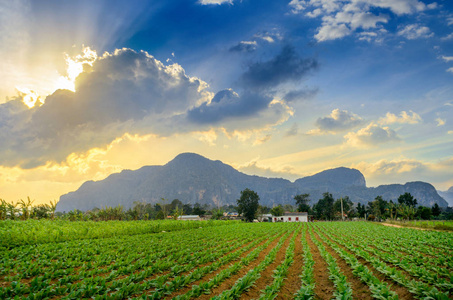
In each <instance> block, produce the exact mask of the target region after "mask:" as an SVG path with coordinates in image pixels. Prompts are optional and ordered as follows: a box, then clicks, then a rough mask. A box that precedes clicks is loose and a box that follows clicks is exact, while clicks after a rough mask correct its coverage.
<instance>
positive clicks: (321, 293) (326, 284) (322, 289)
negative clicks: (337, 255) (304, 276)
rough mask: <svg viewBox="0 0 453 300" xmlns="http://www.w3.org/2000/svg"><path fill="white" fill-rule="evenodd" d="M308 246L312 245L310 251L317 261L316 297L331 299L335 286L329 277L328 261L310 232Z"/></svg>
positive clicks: (315, 269) (307, 237) (315, 267)
mask: <svg viewBox="0 0 453 300" xmlns="http://www.w3.org/2000/svg"><path fill="white" fill-rule="evenodd" d="M306 239H307V242H308V246H310V251H311V254H312V256H313V260H314V261H315V265H314V266H313V268H314V274H313V275H314V277H315V297H316V299H331V298H332V297H333V292H334V290H335V287H334V285H333V283H332V281H331V280H330V279H329V271H328V269H327V263H326V262H325V261H324V259H323V258H322V256H321V253H320V252H319V250H318V247H317V246H316V245H315V243H314V242H313V241H312V240H311V237H310V235H309V234H307V235H306Z"/></svg>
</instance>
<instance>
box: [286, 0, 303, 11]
mask: <svg viewBox="0 0 453 300" xmlns="http://www.w3.org/2000/svg"><path fill="white" fill-rule="evenodd" d="M288 5H289V6H290V7H291V8H292V10H291V11H292V12H293V13H295V14H297V13H299V12H300V11H303V10H304V9H305V1H304V0H291V2H289V4H288Z"/></svg>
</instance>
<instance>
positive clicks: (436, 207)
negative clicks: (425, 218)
mask: <svg viewBox="0 0 453 300" xmlns="http://www.w3.org/2000/svg"><path fill="white" fill-rule="evenodd" d="M431 213H432V215H433V216H434V217H438V216H439V215H440V213H441V210H440V207H439V204H437V203H434V205H433V207H432V208H431Z"/></svg>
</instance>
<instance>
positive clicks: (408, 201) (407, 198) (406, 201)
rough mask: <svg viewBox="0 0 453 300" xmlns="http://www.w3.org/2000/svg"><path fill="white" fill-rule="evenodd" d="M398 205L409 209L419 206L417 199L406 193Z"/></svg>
mask: <svg viewBox="0 0 453 300" xmlns="http://www.w3.org/2000/svg"><path fill="white" fill-rule="evenodd" d="M398 203H399V204H401V205H407V206H409V207H415V206H416V205H417V199H415V198H414V197H413V196H412V195H411V194H410V193H404V194H403V195H400V196H399V197H398Z"/></svg>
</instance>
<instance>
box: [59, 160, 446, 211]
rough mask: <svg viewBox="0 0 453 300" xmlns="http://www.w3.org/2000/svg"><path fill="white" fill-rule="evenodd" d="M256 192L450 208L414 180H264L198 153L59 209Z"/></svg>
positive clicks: (222, 198)
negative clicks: (409, 198) (412, 201)
mask: <svg viewBox="0 0 453 300" xmlns="http://www.w3.org/2000/svg"><path fill="white" fill-rule="evenodd" d="M245 188H249V189H252V190H254V191H256V192H257V193H258V195H259V196H260V203H261V204H262V205H267V206H272V205H274V204H275V205H276V204H285V203H291V204H294V200H293V197H294V196H295V195H297V194H302V193H309V194H310V198H311V200H312V201H311V204H314V203H316V202H317V201H318V200H319V199H320V198H321V197H322V194H323V193H324V192H330V193H332V194H333V196H334V197H335V198H338V197H341V196H346V195H347V196H349V197H350V199H351V200H352V201H354V202H361V203H367V202H368V201H371V200H373V199H374V198H375V197H376V196H377V195H382V196H383V197H384V199H386V200H390V199H393V200H396V199H397V198H398V196H399V195H401V194H404V193H405V192H410V193H411V194H412V195H413V196H415V198H417V200H418V203H419V204H420V205H427V206H431V205H433V204H434V203H438V204H439V206H443V207H445V206H447V202H446V201H445V200H444V199H442V198H441V197H440V196H439V195H438V194H437V192H436V190H435V189H434V187H433V186H432V185H430V184H429V183H424V182H411V183H406V184H405V185H399V184H393V185H382V186H379V187H376V188H367V187H366V181H365V177H364V176H363V174H362V173H360V171H358V170H355V169H349V168H343V167H342V168H336V169H331V170H326V171H322V172H320V173H318V174H315V175H313V176H308V177H304V178H300V179H298V180H296V181H295V182H294V183H292V182H291V181H289V180H286V179H281V178H264V177H259V176H250V175H246V174H244V173H241V172H239V171H237V170H235V169H234V168H232V167H231V166H229V165H226V164H224V163H222V162H221V161H218V160H217V161H212V160H209V159H207V158H205V157H203V156H200V155H198V154H193V153H183V154H180V155H178V156H177V157H175V158H174V159H173V160H172V161H170V162H169V163H167V164H166V165H164V166H145V167H142V168H140V169H138V170H135V171H130V170H124V171H122V172H121V173H116V174H112V175H110V176H109V177H107V178H106V179H104V180H101V181H97V182H94V181H87V182H85V183H84V184H82V186H80V188H79V189H78V190H77V191H75V192H70V193H68V194H65V195H62V196H61V197H60V202H59V203H58V205H57V211H66V212H67V211H71V210H74V209H79V210H82V211H86V210H90V209H93V208H95V207H98V208H102V207H105V206H117V205H119V204H121V205H123V206H124V207H125V208H129V207H131V206H132V205H133V203H134V202H135V201H142V202H143V201H144V202H150V203H156V202H158V201H159V200H160V199H161V198H166V199H169V200H173V199H179V200H181V201H182V202H183V203H192V204H194V203H197V202H198V203H200V204H205V203H206V204H210V205H228V204H236V199H238V198H239V196H240V192H241V191H242V190H244V189H245Z"/></svg>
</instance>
